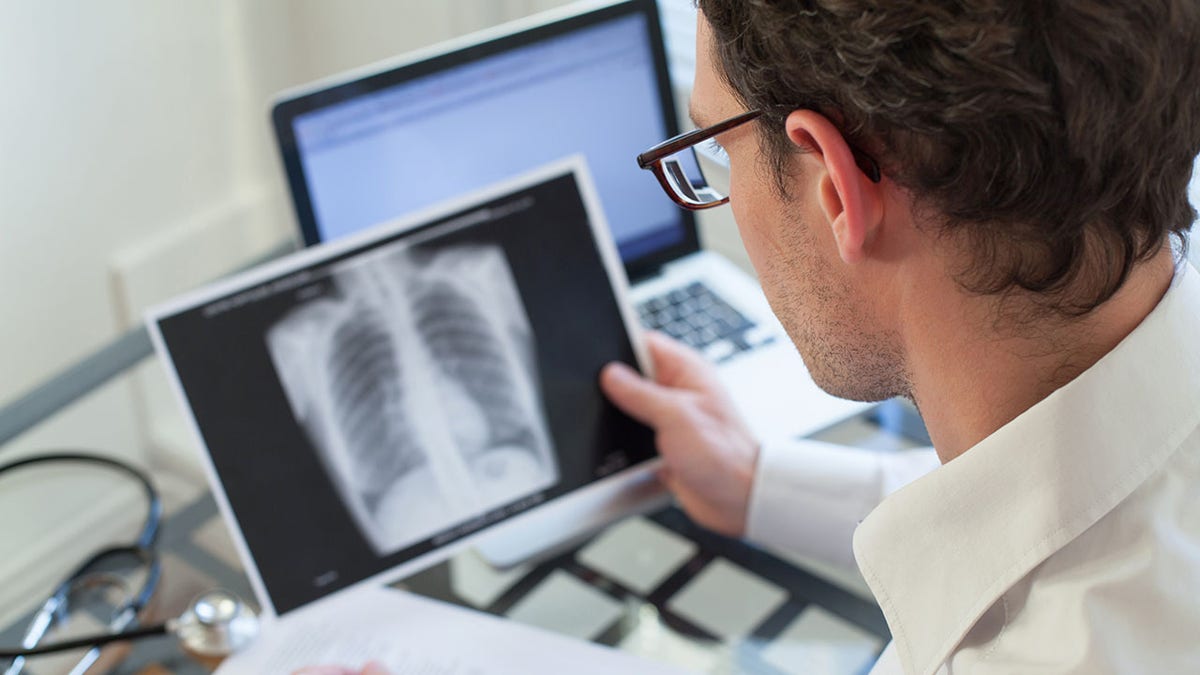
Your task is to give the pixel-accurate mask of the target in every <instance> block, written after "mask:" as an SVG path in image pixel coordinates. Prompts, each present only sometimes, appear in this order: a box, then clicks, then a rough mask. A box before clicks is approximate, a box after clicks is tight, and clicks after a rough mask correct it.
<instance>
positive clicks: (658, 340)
mask: <svg viewBox="0 0 1200 675" xmlns="http://www.w3.org/2000/svg"><path fill="white" fill-rule="evenodd" d="M646 346H647V347H648V348H649V350H650V358H651V359H653V360H654V379H655V380H656V381H658V382H659V383H660V384H665V385H668V386H672V387H686V388H697V387H707V386H709V385H710V383H711V381H712V379H713V375H712V366H711V365H710V364H709V362H708V361H707V360H706V359H705V358H704V356H702V355H701V354H700V352H698V351H696V350H695V349H692V348H691V347H688V346H687V345H685V344H683V343H682V342H679V341H678V340H675V339H672V338H670V337H668V336H666V335H664V334H662V333H659V332H657V331H647V332H646Z"/></svg>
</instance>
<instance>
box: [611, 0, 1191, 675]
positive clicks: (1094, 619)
mask: <svg viewBox="0 0 1200 675" xmlns="http://www.w3.org/2000/svg"><path fill="white" fill-rule="evenodd" d="M699 6H700V9H701V13H702V16H701V19H700V22H699V28H698V47H697V74H696V82H695V87H694V90H693V95H692V101H691V110H690V112H691V116H692V118H693V120H694V121H695V122H696V124H697V126H699V127H706V126H708V125H713V124H716V123H718V122H720V121H723V120H728V119H730V118H736V119H734V120H733V122H731V123H730V124H727V125H724V126H723V127H720V129H722V132H721V133H719V134H717V135H716V136H715V139H716V140H717V141H718V142H719V144H720V145H721V146H722V147H723V148H724V150H725V151H726V152H727V153H728V156H729V159H730V167H731V168H730V182H731V184H730V191H729V203H730V205H731V207H732V208H733V212H734V217H735V219H736V221H737V223H738V227H739V230H740V232H741V235H742V239H743V241H744V243H745V245H746V249H747V251H748V253H749V255H750V259H751V261H752V262H753V264H754V267H755V268H756V270H757V271H758V273H759V276H760V279H761V281H762V286H763V289H764V291H765V292H766V294H767V297H768V299H769V300H770V302H771V306H772V308H773V310H774V311H775V313H776V314H777V315H778V317H779V319H780V320H781V322H782V323H783V325H784V327H785V328H786V329H787V331H788V334H789V335H790V337H791V338H792V340H793V341H794V342H795V344H796V347H797V348H798V350H799V352H800V354H801V356H802V357H803V358H804V360H805V363H806V364H807V365H808V368H809V370H810V371H811V373H812V376H813V378H814V380H815V381H816V382H817V383H818V384H819V385H820V386H822V387H823V388H824V389H825V390H827V391H829V392H830V393H832V394H835V395H838V396H843V397H847V398H852V399H858V400H866V401H871V400H883V399H886V398H889V397H893V396H904V397H907V398H909V399H910V400H912V401H913V402H914V403H915V404H916V405H917V406H918V408H919V409H920V410H921V412H922V415H923V417H924V419H925V422H926V425H927V427H928V430H929V433H930V436H931V438H932V439H933V443H934V447H935V449H936V455H937V459H939V460H940V462H941V464H943V465H944V466H941V467H940V468H937V469H936V470H934V471H932V472H931V473H929V474H928V475H925V476H923V477H921V478H919V479H917V480H915V481H913V482H911V484H909V485H907V486H905V487H903V489H899V490H898V491H896V490H897V489H898V488H900V487H901V486H902V485H904V484H905V483H907V482H909V480H910V479H911V478H913V475H914V474H916V473H920V469H919V467H920V465H921V463H922V459H921V458H920V457H913V456H901V457H892V456H877V455H872V454H869V453H864V452H862V451H853V450H850V449H843V450H834V449H830V448H828V447H824V446H817V445H814V444H808V445H805V444H801V443H793V444H791V445H790V446H779V445H778V444H771V443H767V444H766V445H764V446H763V447H762V448H761V449H760V448H759V443H758V441H757V440H756V439H754V438H752V437H751V435H750V434H749V433H748V432H747V430H746V428H745V426H744V425H742V424H741V422H740V421H739V420H738V418H737V415H736V413H735V412H734V411H733V408H732V407H731V405H730V403H729V402H728V401H727V400H726V399H725V397H724V395H723V393H722V392H721V391H720V389H719V387H718V385H717V384H716V380H715V378H714V377H713V375H712V372H711V370H710V369H709V368H708V367H707V366H706V365H705V364H704V362H703V360H702V359H700V358H699V357H698V356H696V355H695V354H693V353H691V352H690V351H688V350H686V349H685V348H683V347H682V346H680V345H678V344H675V343H672V342H670V341H669V340H667V339H666V338H663V337H661V336H651V338H650V349H651V354H652V357H653V361H654V366H655V377H654V381H648V380H643V379H641V378H640V377H639V376H638V375H636V374H635V373H633V372H632V371H630V370H629V369H628V368H625V367H622V366H619V365H611V366H609V367H608V368H607V369H606V370H605V371H604V373H602V376H601V385H602V387H603V388H604V390H605V392H606V393H607V394H608V395H609V397H610V398H611V399H612V400H613V401H614V402H615V403H616V404H617V405H618V406H620V407H621V408H623V409H624V410H626V411H627V412H628V413H630V414H631V415H633V416H635V417H637V418H639V419H641V420H643V421H644V422H645V423H647V424H649V425H651V426H652V427H654V428H655V430H656V431H657V441H658V446H659V450H660V453H661V454H662V457H663V460H664V469H663V480H664V481H665V483H666V484H667V486H668V487H670V488H671V490H672V491H673V492H674V493H675V495H676V496H677V497H678V499H679V501H680V503H681V504H682V505H683V507H684V508H685V509H686V510H687V512H688V513H689V514H690V515H691V516H692V517H693V518H694V519H695V520H696V521H698V522H700V523H701V524H703V525H706V526H708V527H710V528H712V529H714V530H717V531H719V532H723V533H725V534H730V535H735V536H741V535H746V534H748V535H749V537H750V538H751V539H757V540H760V541H766V542H770V543H773V544H776V545H782V546H790V547H791V548H794V549H800V550H805V551H808V552H810V553H816V554H820V555H824V556H825V557H828V558H831V559H835V560H837V559H841V560H846V561H848V560H849V558H850V552H851V537H852V536H853V553H854V556H855V558H857V562H858V565H859V568H860V569H861V571H862V573H863V575H864V577H865V579H866V580H867V582H868V584H869V585H870V587H871V589H872V591H873V592H874V594H875V596H876V598H877V599H878V601H879V603H880V606H881V607H882V609H883V612H884V614H885V616H886V618H887V621H888V625H889V627H890V628H891V632H892V635H893V642H892V643H891V644H890V645H889V646H888V648H887V649H885V651H884V654H883V655H882V657H881V659H880V661H879V662H878V663H877V664H876V667H875V670H874V671H873V672H878V673H893V672H905V673H936V672H943V673H948V672H970V673H979V672H996V673H1017V672H1038V673H1101V672H1138V673H1143V672H1145V673H1151V672H1153V673H1160V672H1161V673H1167V672H1170V673H1177V672H1180V673H1181V672H1200V637H1198V636H1200V601H1197V598H1198V597H1200V346H1198V345H1197V336H1200V278H1198V277H1197V273H1196V271H1195V270H1194V269H1191V268H1190V266H1188V265H1187V264H1186V263H1185V262H1182V255H1181V254H1180V253H1178V251H1176V250H1173V246H1172V244H1175V243H1179V242H1181V241H1182V238H1183V236H1184V234H1185V233H1186V231H1187V229H1188V228H1189V227H1190V224H1191V222H1192V221H1193V219H1194V217H1195V213H1194V212H1193V210H1192V208H1191V207H1190V205H1189V204H1188V202H1187V194H1186V193H1187V184H1188V181H1189V178H1190V176H1191V170H1192V163H1193V159H1194V158H1195V156H1196V154H1197V152H1198V151H1200V5H1197V3H1195V2H1194V0H1155V1H1145V2H1123V3H1101V2H1094V1H1089V0H1062V1H1059V2H1048V3H1012V2H1005V1H1002V0H974V1H971V2H965V1H962V2H909V3H874V2H865V1H861V2H860V1H858V0H811V1H809V2H785V1H782V0H753V1H747V0H700V2H699ZM747 111H751V112H753V111H760V112H759V114H758V115H757V116H751V117H750V118H749V119H747V118H745V117H743V118H737V116H739V115H742V114H743V113H746V112H747ZM700 135H701V136H703V135H705V134H703V133H701V134H700ZM648 159H649V160H650V162H649V163H650V164H651V165H653V163H654V161H657V158H656V157H655V155H654V153H653V151H652V152H651V153H648ZM684 192H686V190H684ZM676 197H677V201H678V195H677V196H676ZM686 201H687V200H683V202H681V203H686ZM696 206H702V205H701V204H693V207H696ZM1179 248H1182V247H1179ZM893 491H895V493H894V494H891V496H888V497H887V499H886V500H885V501H882V503H880V501H881V500H883V498H884V497H885V496H887V495H888V494H889V493H891V492H893ZM868 514H869V515H868ZM863 518H865V520H863V522H862V524H861V525H858V521H859V520H860V519H863ZM856 525H857V531H855V527H856ZM852 533H853V535H852Z"/></svg>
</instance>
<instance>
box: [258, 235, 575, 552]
mask: <svg viewBox="0 0 1200 675" xmlns="http://www.w3.org/2000/svg"><path fill="white" fill-rule="evenodd" d="M312 295H313V297H311V298H309V299H307V300H305V301H303V302H302V304H300V305H298V306H297V307H296V308H295V309H293V310H292V311H290V312H289V313H288V314H286V315H285V316H284V317H283V318H282V319H281V320H280V321H279V322H277V323H275V324H274V325H273V326H271V328H270V329H269V330H268V331H267V335H266V341H267V348H268V351H269V352H270V354H271V358H272V360H273V362H274V364H275V368H276V370H277V372H278V374H279V377H280V381H281V383H282V386H283V389H284V392H285V394H286V396H287V399H288V402H289V404H290V405H291V408H292V412H293V414H294V415H295V417H296V419H297V420H298V421H299V423H300V425H301V426H302V427H303V428H304V430H305V432H306V433H307V434H308V436H309V438H310V440H311V441H312V444H313V446H314V447H315V448H316V450H317V453H318V455H319V456H320V459H321V462H322V463H323V465H324V467H325V469H326V471H327V472H328V474H329V476H330V478H331V480H332V482H333V484H334V485H335V487H336V489H337V490H338V493H339V495H340V497H341V498H342V500H343V501H344V502H345V504H346V506H347V508H348V510H349V511H350V512H351V514H353V516H354V518H355V520H356V522H357V523H358V526H359V528H360V529H361V531H362V533H363V535H364V537H365V538H366V539H367V541H368V542H369V543H370V545H371V547H372V548H373V549H374V551H375V553H376V554H378V555H387V554H390V553H393V552H396V551H398V550H400V549H402V548H404V547H405V546H407V545H409V544H413V543H415V542H418V541H420V540H422V539H425V538H428V537H429V536H431V535H434V534H436V533H438V532H439V531H442V530H445V529H447V528H449V527H452V526H454V525H455V524H458V523H461V522H463V521H465V520H468V519H470V518H471V517H473V516H477V515H480V514H482V513H484V512H486V511H488V510H489V509H492V508H495V507H498V506H501V505H503V504H506V503H509V502H512V501H515V500H518V499H521V498H523V497H526V496H529V495H531V494H533V493H536V492H538V491H540V490H543V489H545V488H547V487H549V486H551V485H552V484H554V483H555V482H556V481H557V480H558V476H559V472H558V465H557V461H556V459H555V455H554V452H553V451H552V448H551V446H550V440H549V433H548V431H547V427H546V421H545V415H544V412H543V406H542V404H541V396H540V392H539V390H538V389H539V388H538V378H537V366H536V358H535V349H536V345H535V342H534V336H533V334H532V331H531V329H530V326H529V320H528V318H527V316H526V313H525V310H524V307H523V305H522V303H521V300H520V296H519V294H518V292H517V288H516V283H515V281H514V280H513V276H512V271H511V269H510V268H509V266H508V262H507V260H506V259H505V257H504V254H503V252H502V251H501V249H500V247H498V246H494V245H487V246H482V245H462V246H457V247H453V248H443V249H440V250H436V251H428V250H421V249H414V248H408V247H400V246H397V247H393V248H391V249H384V250H382V251H380V252H379V253H378V254H376V255H372V256H368V257H367V258H359V259H355V260H353V261H351V262H347V263H345V264H343V265H341V266H339V267H337V268H335V269H334V271H333V273H332V276H331V278H330V279H329V281H328V283H327V284H326V285H325V286H324V287H319V288H314V289H313V290H312Z"/></svg>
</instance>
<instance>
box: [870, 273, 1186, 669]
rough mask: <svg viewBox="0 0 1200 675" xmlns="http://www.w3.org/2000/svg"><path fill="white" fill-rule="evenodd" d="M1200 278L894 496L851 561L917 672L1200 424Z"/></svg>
mask: <svg viewBox="0 0 1200 675" xmlns="http://www.w3.org/2000/svg"><path fill="white" fill-rule="evenodd" d="M1198 337H1200V278H1198V276H1197V272H1196V270H1195V269H1192V268H1191V266H1190V265H1189V264H1187V263H1183V264H1182V265H1180V268H1179V271H1178V272H1177V273H1176V275H1175V279H1174V280H1173V281H1172V284H1171V288H1170V289H1169V290H1168V291H1167V293H1166V294H1165V295H1164V296H1163V298H1162V300H1161V301H1160V302H1159V304H1158V306H1157V307H1155V309H1154V310H1153V311H1152V312H1151V313H1150V314H1149V315H1148V316H1147V317H1146V318H1145V319H1144V320H1143V321H1142V323H1141V324H1140V325H1139V326H1138V327H1137V328H1136V329H1134V331H1133V332H1132V333H1130V334H1129V335H1128V336H1127V337H1126V338H1125V339H1124V340H1123V341H1122V342H1121V343H1120V344H1119V345H1117V347H1116V348H1115V349H1113V350H1112V351H1111V352H1109V353H1108V354H1107V355H1105V356H1104V357H1103V358H1101V359H1100V360H1099V361H1098V362H1097V363H1096V364H1095V365H1093V366H1092V367H1091V368H1089V369H1088V370H1087V371H1085V372H1084V373H1083V374H1081V375H1080V376H1079V377H1077V378H1075V379H1074V380H1072V381H1071V382H1070V383H1068V384H1067V385H1065V386H1064V387H1062V388H1061V389H1059V390H1057V391H1055V392H1054V393H1052V394H1051V395H1050V396H1048V397H1047V398H1045V399H1044V400H1042V401H1041V402H1039V403H1037V404H1036V405H1034V406H1033V407H1032V408H1030V409H1029V410H1026V411H1025V412H1024V413H1022V414H1021V415H1019V416H1018V417H1017V418H1016V419H1014V420H1012V421H1011V422H1009V423H1008V424H1006V425H1005V426H1003V427H1001V428H1000V429H998V430H997V431H996V432H995V433H993V434H992V435H991V436H988V437H987V438H985V439H984V440H983V441H981V442H979V443H978V444H977V445H975V446H974V447H973V448H971V449H970V450H969V451H967V452H965V453H964V454H962V455H961V456H959V457H958V458H956V459H954V460H953V461H951V462H949V463H948V464H946V465H945V466H942V467H940V468H939V469H937V470H936V471H934V472H933V473H931V474H928V475H927V476H925V477H923V478H921V479H920V480H917V481H916V482H914V483H912V484H911V485H909V486H907V487H905V488H904V489H901V490H900V491H898V492H896V493H895V494H893V495H892V496H890V497H888V498H887V499H886V500H885V501H884V502H883V503H882V504H880V505H879V507H877V508H876V509H875V510H874V511H873V512H872V513H871V514H870V516H868V517H867V519H866V520H864V521H863V523H862V524H861V525H860V526H859V528H858V530H857V531H856V532H855V536H854V553H855V557H856V558H857V560H858V564H859V567H860V569H861V570H862V572H863V575H864V577H865V578H866V580H867V583H868V584H869V585H870V587H871V590H872V591H873V592H874V593H875V597H876V599H878V601H879V603H880V606H881V607H882V609H883V612H884V615H885V616H886V617H887V620H888V625H889V626H890V627H891V630H892V637H893V639H894V640H895V647H896V652H897V655H898V656H899V658H900V661H901V663H902V665H903V666H904V671H905V672H907V673H932V672H935V671H936V670H937V669H938V668H939V667H941V665H942V664H943V663H944V662H945V661H946V660H947V658H948V657H949V655H950V654H951V653H952V651H953V650H954V648H955V647H956V646H957V645H958V643H959V642H960V641H961V640H962V638H963V637H964V636H965V635H966V633H967V631H969V630H970V629H971V627H972V626H973V625H974V624H975V623H976V621H978V619H979V618H980V617H981V616H982V614H983V613H984V612H985V611H986V610H987V609H988V608H989V607H990V606H992V605H993V604H995V603H996V602H997V601H998V600H999V598H1000V596H1001V595H1003V594H1004V592H1005V591H1007V590H1008V589H1009V588H1011V587H1012V586H1013V585H1014V584H1015V583H1017V582H1018V581H1019V580H1020V579H1021V578H1022V577H1024V576H1025V575H1026V574H1028V573H1029V572H1030V571H1031V570H1032V569H1033V568H1034V567H1036V566H1037V565H1038V564H1040V563H1041V562H1042V561H1044V560H1045V559H1046V558H1048V557H1049V556H1050V555H1051V554H1053V553H1054V552H1055V551H1057V550H1059V549H1060V548H1062V547H1063V546H1064V545H1066V544H1067V543H1068V542H1070V541H1071V540H1073V539H1074V538H1075V537H1077V536H1078V535H1079V534H1080V533H1082V532H1083V531H1084V530H1086V529H1087V528H1088V527H1090V526H1091V525H1092V524H1094V523H1095V522H1096V521H1098V520H1099V519H1100V518H1101V517H1103V516H1104V515H1105V514H1106V513H1108V512H1109V511H1110V510H1112V508H1113V507H1115V506H1116V505H1117V504H1118V503H1120V502H1121V501H1122V500H1123V499H1124V498H1125V497H1126V496H1128V495H1129V494H1130V493H1131V492H1133V490H1134V489H1135V488H1136V487H1137V486H1138V485H1140V484H1141V483H1142V482H1143V481H1144V480H1145V479H1146V478H1147V477H1148V476H1149V475H1150V474H1151V473H1152V472H1154V470H1155V469H1156V468H1158V467H1159V466H1160V465H1161V464H1162V463H1163V462H1164V461H1166V459H1167V458H1168V457H1169V456H1170V455H1171V454H1172V452H1173V451H1174V450H1175V449H1176V448H1178V447H1179V445H1180V444H1181V443H1182V441H1183V439H1184V438H1185V437H1186V436H1187V435H1188V434H1189V433H1190V432H1191V431H1192V430H1194V429H1195V428H1196V427H1197V426H1200V387H1198V386H1197V383H1200V348H1197V345H1196V344H1195V340H1196V339H1197V338H1198Z"/></svg>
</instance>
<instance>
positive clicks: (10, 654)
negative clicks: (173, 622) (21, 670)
mask: <svg viewBox="0 0 1200 675" xmlns="http://www.w3.org/2000/svg"><path fill="white" fill-rule="evenodd" d="M167 632H169V631H168V628H167V624H165V623H160V624H155V625H153V626H146V627H144V628H134V629H133V630H127V631H124V632H121V633H111V634H101V635H89V636H87V637H82V638H79V639H76V640H63V641H62V642H55V643H53V644H48V645H38V646H36V647H30V648H29V649H0V659H15V658H18V657H30V656H42V655H44V654H54V653H57V652H65V651H69V650H72V649H82V648H84V647H100V646H103V645H106V644H111V643H113V642H124V641H126V640H136V639H138V638H143V637H149V636H151V635H165V634H167Z"/></svg>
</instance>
